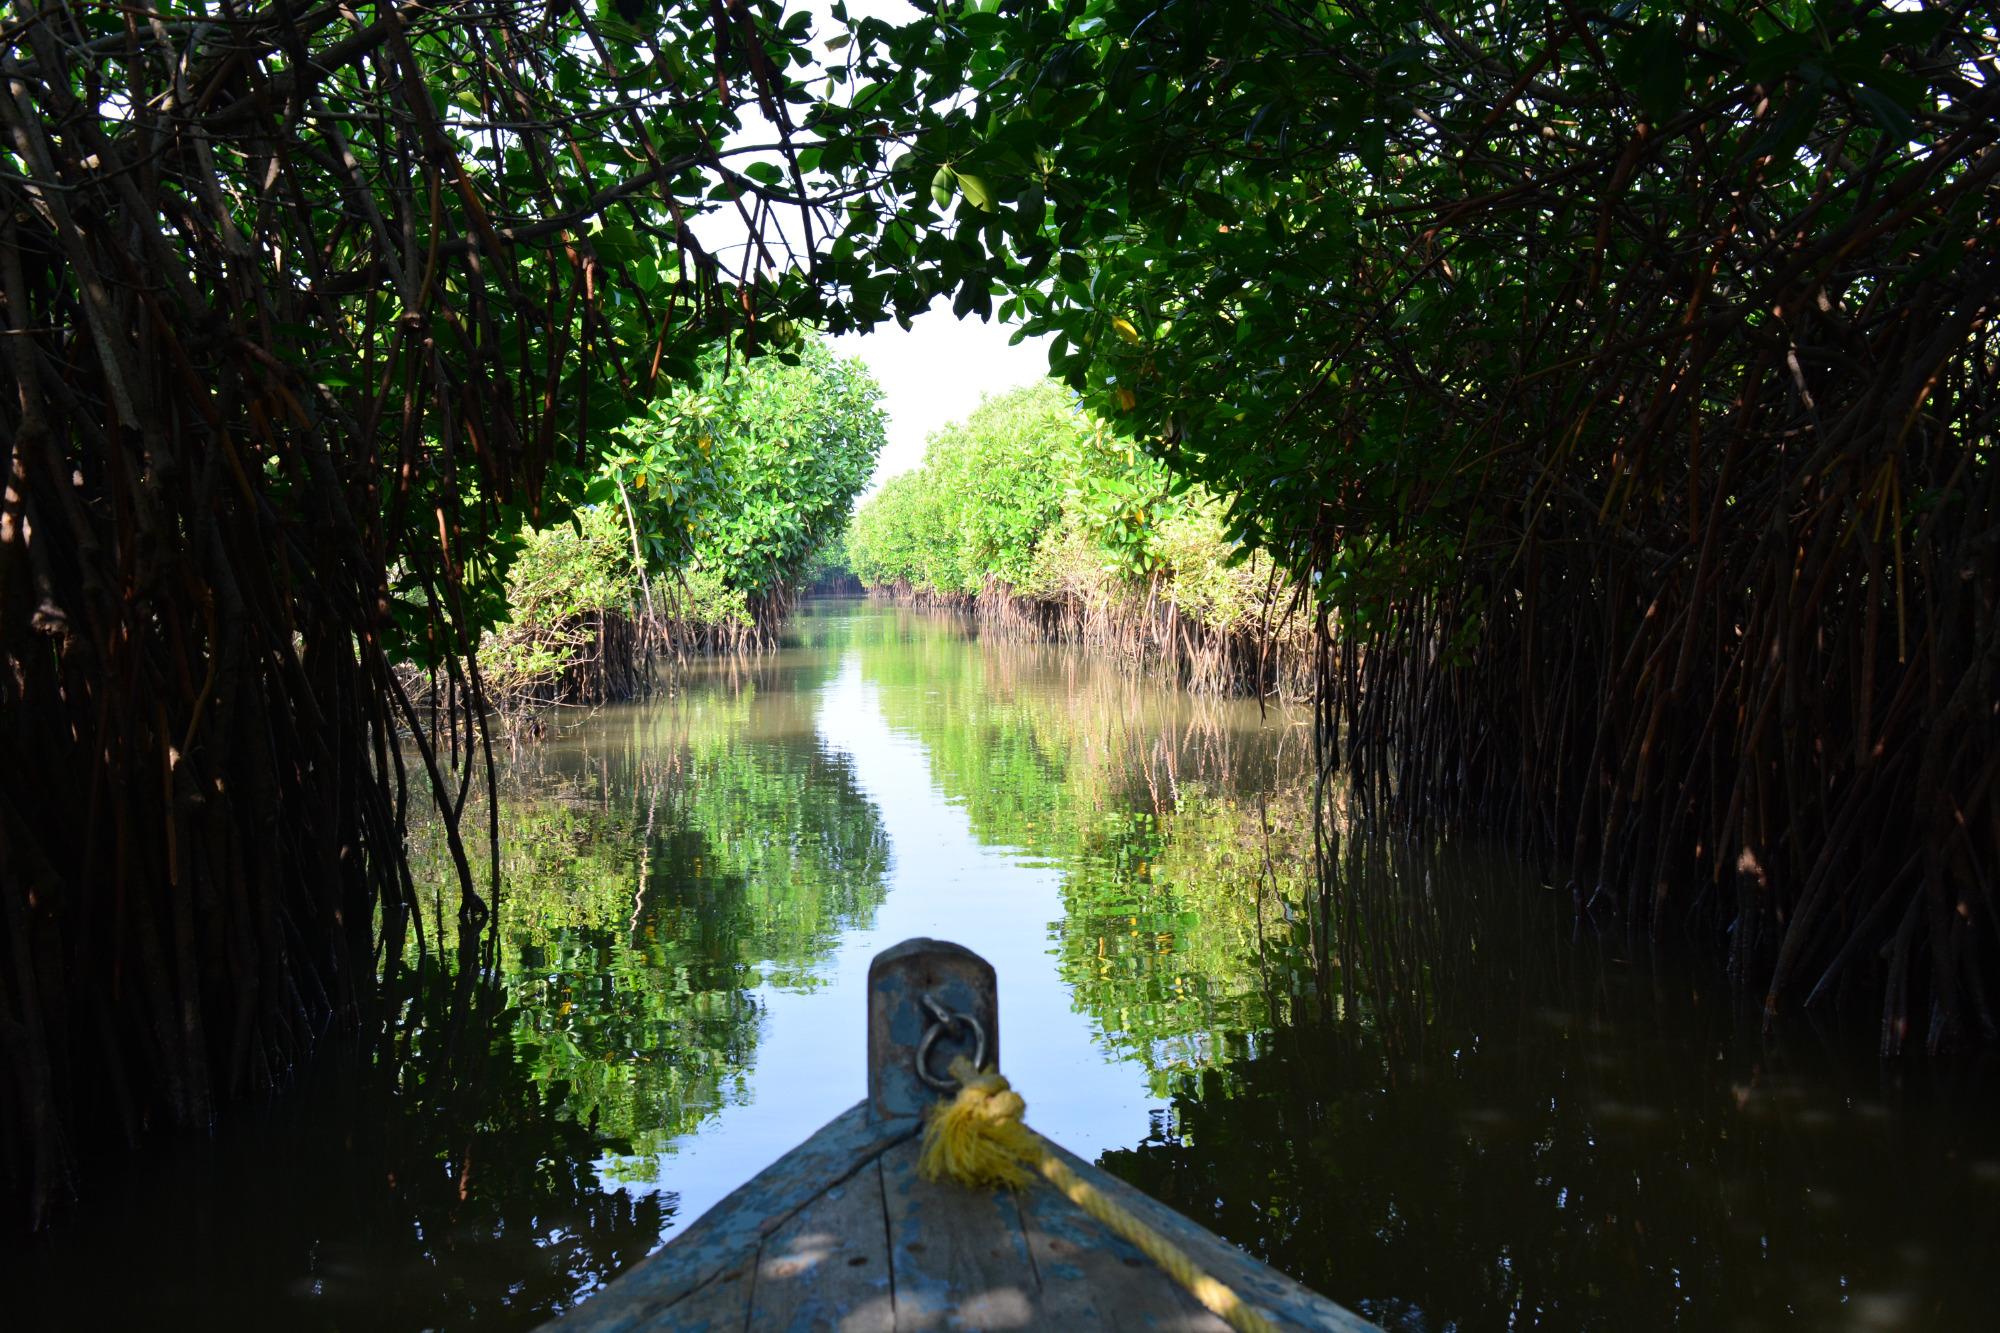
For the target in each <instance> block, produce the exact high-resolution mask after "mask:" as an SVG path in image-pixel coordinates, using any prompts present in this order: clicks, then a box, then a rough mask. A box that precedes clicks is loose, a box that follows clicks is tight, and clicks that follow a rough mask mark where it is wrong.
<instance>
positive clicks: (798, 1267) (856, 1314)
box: [675, 1162, 896, 1333]
mask: <svg viewBox="0 0 2000 1333" xmlns="http://www.w3.org/2000/svg"><path fill="white" fill-rule="evenodd" d="M675 1313H676V1314H678V1313H679V1311H678V1309H676V1310H675ZM895 1326H896V1314H895V1300H894V1296H893V1293H892V1292H891V1291H890V1287H889V1234H888V1230H887V1228H886V1226H885V1225H884V1222H883V1214H882V1171H881V1166H880V1164H879V1163H878V1162H871V1163H869V1164H868V1165H867V1166H864V1167H862V1168H861V1169H860V1170H859V1171H857V1172H855V1173H854V1174H853V1175H851V1176H849V1177H848V1178H847V1180H846V1182H845V1183H844V1184H840V1185H835V1186H834V1187H833V1188H831V1189H829V1190H828V1191H827V1192H826V1193H824V1194H822V1195H820V1197H818V1198H817V1199H814V1200H813V1201H812V1202H811V1203H809V1204H807V1205H806V1206H805V1207H804V1208H801V1209H800V1210H799V1211H798V1212H797V1213H795V1214H793V1216H792V1220H791V1221H789V1222H787V1223H785V1225H784V1226H782V1227H780V1228H778V1230H777V1231H775V1232H773V1233H772V1234H771V1236H770V1237H769V1238H768V1239H766V1240H765V1242H764V1248H763V1249H762V1250H761V1251H760V1252H759V1253H758V1256H757V1267H756V1286H755V1287H754V1288H753V1289H752V1291H751V1295H750V1327H751V1328H753V1329H756V1330H759V1333H761V1331H762V1330H765V1329H774V1330H775V1329H783V1330H786V1333H889V1330H890V1329H893V1328H894V1327H895Z"/></svg>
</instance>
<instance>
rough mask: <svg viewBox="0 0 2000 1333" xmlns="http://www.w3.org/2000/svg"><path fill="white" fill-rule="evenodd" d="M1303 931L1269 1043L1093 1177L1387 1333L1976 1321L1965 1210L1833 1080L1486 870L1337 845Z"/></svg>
mask: <svg viewBox="0 0 2000 1333" xmlns="http://www.w3.org/2000/svg"><path fill="white" fill-rule="evenodd" d="M1307 846H1308V847H1309V846H1310V834H1309V833H1308V834H1307ZM1325 903H1326V907H1327V909H1328V913H1327V918H1326V920H1327V929H1326V932H1325V934H1324V936H1322V935H1321V933H1320V932H1319V931H1316V930H1315V931H1307V930H1303V929H1300V930H1298V931H1296V932H1295V933H1294V935H1293V937H1292V940H1291V942H1290V943H1289V944H1284V943H1282V942H1281V941H1280V940H1279V939H1278V938H1277V937H1275V936H1268V937H1267V953H1266V959H1265V962H1264V965H1263V973H1262V975H1263V977H1264V979H1265V982H1266V994H1265V1004H1266V1009H1265V1012H1267V1013H1268V1014H1269V1015H1270V1016H1271V1020H1272V1021H1271V1025H1270V1027H1269V1028H1268V1030H1265V1031H1255V1030H1252V1031H1248V1032H1245V1033H1242V1034H1240V1035H1238V1036H1236V1038H1235V1041H1234V1044H1233V1045H1232V1046H1231V1048H1230V1050H1229V1052H1228V1054H1229V1056H1230V1058H1229V1060H1228V1062H1227V1063H1226V1065H1223V1066H1221V1067H1218V1068H1207V1069H1190V1070H1188V1071H1187V1072H1185V1073H1181V1074H1177V1075H1176V1077H1175V1078H1174V1080H1173V1097H1172V1107H1171V1110H1170V1112H1169V1113H1168V1115H1167V1116H1166V1117H1164V1118H1163V1119H1162V1120H1161V1121H1160V1122H1158V1124H1157V1125H1156V1129H1155V1133H1154V1134H1153V1136H1152V1137H1151V1138H1149V1139H1148V1140H1147V1141H1146V1142H1145V1143H1143V1144H1141V1145H1139V1146H1138V1147H1137V1148H1136V1149H1134V1150H1131V1151H1124V1152H1113V1153H1109V1154H1107V1155H1106V1157H1105V1159H1104V1165H1106V1166H1107V1167H1108V1168H1109V1169H1111V1170H1113V1171H1115V1172H1116V1173H1117V1174H1119V1175H1120V1176H1122V1177H1124V1178H1125V1179H1127V1180H1130V1181H1131V1182H1133V1183H1134V1184H1136V1185H1138V1186H1139V1187H1140V1188H1142V1189H1145V1190H1146V1191H1148V1192H1149V1193H1152V1194H1154V1195H1155V1196H1157V1197H1160V1198H1162V1199H1164V1200H1166V1201H1167V1202H1168V1203H1170V1204H1172V1205H1173V1206H1175V1207H1177V1208H1179V1209H1181V1210H1182V1211H1184V1212H1186V1213H1188V1214H1189V1215H1190V1216H1192V1217H1194V1218H1196V1219H1197V1220H1199V1221H1202V1222H1204V1223H1206V1224H1208V1225H1209V1226H1211V1227H1213V1228H1215V1229H1216V1230H1217V1231H1219V1232H1220V1233H1221V1234H1223V1235H1225V1236H1227V1237H1229V1238H1230V1239H1231V1240H1233V1241H1235V1242H1237V1243H1238V1244H1241V1245H1243V1246H1245V1247H1246V1248H1247V1249H1249V1250H1250V1251H1251V1252H1253V1253H1255V1254H1257V1255H1258V1256H1259V1257H1261V1258H1264V1259H1267V1260H1268V1261H1270V1262H1272V1263H1274V1264H1276V1265H1277V1266H1278V1267H1280V1268H1283V1269H1285V1270H1286V1271H1289V1272H1292V1273H1294V1274H1296V1275H1297V1276H1298V1277H1300V1278H1301V1279H1302V1280H1304V1281H1306V1282H1307V1283H1309V1284H1311V1285H1313V1286H1315V1287H1317V1288H1319V1289H1320V1290H1322V1291H1325V1292H1327V1293H1328V1294H1329V1295H1332V1296H1334V1297H1335V1298H1337V1299H1340V1300H1342V1301H1344V1302H1346V1303H1348V1304H1350V1305H1353V1306H1354V1307H1355V1308H1357V1309H1361V1310H1363V1311H1365V1312H1366V1313H1367V1314H1369V1315H1370V1317H1372V1318H1374V1319H1376V1320H1378V1321H1379V1322H1382V1323H1383V1324H1385V1325H1387V1326H1389V1327H1392V1328H1442V1327H1466V1328H1472V1327H1498V1326H1500V1325H1502V1324H1505V1323H1508V1322H1509V1321H1513V1322H1518V1323H1521V1324H1546V1325H1550V1326H1561V1327H1585V1328H1588V1327H1599V1328H1609V1327H1618V1328H1622V1327H1627V1326H1633V1325H1635V1324H1639V1325H1645V1326H1658V1325H1664V1324H1670V1323H1673V1324H1684V1325H1688V1326H1694V1327H1710V1326H1722V1325H1730V1326H1735V1325H1739V1324H1743V1325H1750V1326H1778V1325H1795V1324H1804V1325H1809V1326H1826V1325H1829V1324H1831V1323H1833V1322H1835V1321H1836V1320H1838V1319H1839V1318H1841V1317H1843V1315H1845V1314H1847V1313H1849V1312H1851V1310H1852V1309H1854V1308H1856V1307H1851V1306H1845V1305H1844V1302H1846V1301H1847V1300H1848V1299H1849V1298H1850V1297H1854V1296H1855V1295H1856V1293H1859V1292H1864V1291H1867V1290H1869V1289H1871V1288H1873V1289H1875V1290H1877V1291H1880V1290H1881V1289H1883V1288H1885V1287H1886V1288H1889V1289H1891V1295H1892V1296H1893V1297H1894V1298H1895V1300H1896V1301H1901V1300H1907V1301H1908V1302H1909V1303H1908V1304H1907V1305H1898V1304H1895V1303H1894V1301H1892V1302H1891V1305H1890V1306H1889V1307H1885V1308H1893V1309H1896V1310H1901V1311H1902V1312H1903V1313H1902V1315H1900V1316H1899V1317H1898V1318H1897V1319H1895V1320H1892V1321H1891V1322H1899V1323H1900V1322H1908V1321H1910V1320H1915V1321H1916V1322H1919V1323H1921V1322H1923V1320H1922V1319H1921V1318H1918V1316H1919V1314H1920V1312H1922V1311H1930V1312H1932V1313H1933V1314H1935V1313H1936V1311H1937V1310H1938V1309H1945V1310H1951V1309H1956V1310H1966V1311H1970V1310H1976V1309H1979V1308H1982V1301H1981V1300H1980V1299H1978V1298H1977V1296H1976V1293H1975V1292H1974V1291H1973V1290H1972V1288H1973V1287H1974V1286H1976V1285H1977V1283H1978V1281H1979V1280H1980V1279H1978V1278H1977V1277H1976V1276H1973V1275H1970V1274H1968V1273H1967V1272H1965V1271H1963V1267H1962V1266H1957V1269H1958V1271H1953V1272H1946V1271H1945V1270H1944V1265H1943V1262H1942V1259H1941V1257H1940V1258H1938V1259H1936V1260H1933V1259H1931V1258H1930V1257H1928V1256H1927V1254H1926V1251H1927V1249H1928V1248H1929V1246H1930V1245H1931V1244H1932V1243H1933V1242H1937V1241H1943V1242H1944V1243H1945V1244H1947V1245H1952V1246H1958V1245H1963V1244H1965V1241H1964V1240H1963V1239H1954V1238H1953V1232H1954V1230H1955V1229H1956V1228H1957V1226H1958V1225H1959V1224H1958V1223H1957V1222H1954V1221H1952V1220H1951V1219H1954V1218H1959V1219H1963V1218H1968V1217H1972V1218H1979V1219H1982V1220H1981V1221H1979V1222H1976V1223H1975V1224H1974V1225H1975V1227H1984V1228H1985V1229H1986V1231H1987V1233H1988V1240H1987V1241H1986V1242H1985V1243H1986V1245H1988V1246H1990V1243H1991V1240H1992V1238H1993V1236H1992V1233H1993V1227H1992V1225H1991V1224H1990V1223H1988V1222H1985V1221H1983V1219H1985V1218H1989V1217H1990V1216H1991V1210H1990V1208H1989V1207H1987V1206H1985V1204H1984V1203H1982V1201H1981V1198H1979V1197H1974V1196H1975V1195H1976V1193H1977V1191H1978V1190H1979V1189H1980V1187H1979V1186H1977V1185H1976V1184H1974V1183H1973V1182H1972V1181H1969V1180H1967V1179H1966V1178H1965V1177H1964V1176H1963V1175H1962V1174H1961V1173H1959V1172H1957V1171H1954V1170H1952V1169H1950V1168H1949V1166H1948V1165H1947V1162H1946V1160H1945V1155H1944V1150H1943V1149H1942V1148H1940V1147H1938V1146H1936V1145H1933V1144H1930V1143H1928V1142H1926V1143H1924V1144H1922V1146H1920V1147H1918V1146H1916V1145H1913V1144H1911V1143H1903V1144H1895V1143H1893V1141H1892V1140H1893V1138H1894V1137H1896V1135H1895V1134H1894V1132H1892V1131H1891V1130H1890V1129H1889V1125H1890V1123H1891V1122H1890V1121H1889V1119H1888V1118H1887V1116H1886V1115H1885V1114H1883V1108H1882V1107H1881V1106H1880V1104H1879V1103H1877V1102H1875V1101H1874V1099H1875V1098H1876V1097H1878V1096H1879V1095H1880V1088H1879V1087H1877V1086H1867V1085H1866V1083H1864V1086H1862V1087H1860V1088H1857V1087H1855V1086H1854V1083H1855V1080H1853V1079H1852V1078H1851V1077H1850V1076H1849V1075H1847V1074H1846V1073H1844V1072H1842V1071H1843V1065H1842V1062H1841V1061H1840V1060H1839V1059H1838V1058H1829V1059H1820V1058H1817V1056H1819V1055H1831V1054H1832V1053H1827V1052H1818V1053H1806V1052H1801V1051H1799V1050H1796V1049H1794V1050H1791V1051H1789V1052H1786V1051H1782V1050H1778V1049H1774V1048H1772V1047H1769V1046H1767V1045H1765V1044H1764V1043H1763V1042H1761V1041H1760V1040H1759V1038H1758V1036H1757V1034H1756V1027H1755V1022H1754V1016H1746V1015H1744V1014H1742V1013H1740V1012H1738V1011H1737V1010H1736V1009H1735V1008H1734V1007H1733V1006H1732V1005H1731V1003H1730V1002H1729V1000H1730V997H1729V994H1728V993H1727V992H1726V991H1723V992H1721V993H1717V990H1713V989H1708V988H1705V987H1703V986H1701V985H1698V984H1691V983H1689V982H1688V981H1687V980H1686V979H1685V978H1682V977H1680V976H1678V975H1677V974H1676V971H1675V969H1674V968H1672V967H1671V966H1670V965H1667V964H1659V965H1656V966H1652V967H1649V966H1640V965H1638V962H1639V961H1643V960H1638V961H1628V960H1626V959H1623V958H1620V957H1617V956H1616V955H1615V954H1614V953H1613V952H1611V951H1609V950H1606V949H1604V948H1601V947H1600V946H1599V945H1598V943H1597V942H1596V941H1595V940H1594V939H1590V938H1586V939H1584V940H1582V941H1573V940H1571V939H1570V938H1569V933H1568V927H1569V921H1570V918H1569V912H1568V904H1567V902H1562V903H1557V902H1554V901H1553V900H1552V898H1551V897H1550V896H1549V895H1547V894H1538V893H1537V891H1536V890H1535V889H1534V888H1533V887H1532V886H1526V885H1523V884H1522V883H1521V881H1520V877H1519V875H1518V873H1517V872H1515V871H1513V870H1512V869H1511V868H1510V867H1507V866H1504V865H1501V864H1498V863H1488V862H1485V861H1482V860H1479V859H1477V858H1474V857H1471V856H1467V855H1459V854H1454V853H1452V852H1449V851H1442V850H1439V849H1437V848H1434V847H1424V846H1418V845H1411V844H1408V843H1403V842H1393V843H1392V842H1385V841H1381V840H1376V839H1371V838H1364V837H1360V836H1357V835H1353V834H1350V835H1349V836H1348V837H1347V838H1346V839H1345V840H1344V842H1343V844H1342V845H1341V846H1340V848H1339V850H1338V852H1337V853H1336V855H1335V858H1334V864H1333V874H1332V876H1331V877H1330V879H1329V880H1328V883H1327V896H1326V899H1325ZM1315 910H1316V911H1317V908H1316V909H1315ZM1203 928H1204V929H1206V928H1207V923H1206V922H1204V923H1203ZM1321 977H1326V978H1328V980H1327V981H1326V983H1325V984H1322V983H1321V982H1320V981H1319V978H1321ZM1718 989H1719V988H1718ZM1322 1001H1324V1002H1322ZM1159 1013H1160V1016H1161V1017H1162V1019H1163V1020H1165V1021H1166V1022H1167V1023H1169V1024H1172V1023H1177V1022H1181V1021H1184V1020H1183V1019H1182V1018H1181V1016H1180V1015H1178V1014H1176V1013H1174V1012H1173V1011H1171V1010H1161V1011H1159ZM1842 1083H1846V1084H1847V1085H1848V1086H1847V1087H1845V1088H1844V1089H1843V1088H1842V1087H1840V1086H1839V1085H1840V1084H1842ZM1843 1092H1844V1093H1845V1094H1846V1095H1845V1096H1843ZM1857 1092H1860V1093H1861V1094H1862V1095H1861V1098H1860V1099H1859V1100H1860V1102H1861V1103H1862V1104H1861V1105H1860V1106H1859V1107H1857V1105H1856V1102H1857V1099H1856V1097H1855V1094H1856V1093H1857ZM1870 1103H1873V1105H1872V1106H1871V1105H1870ZM1904 1132H1905V1133H1908V1132H1909V1131H1908V1130H1905V1131H1904ZM1910 1137H1912V1138H1919V1137H1922V1136H1921V1134H1911V1135H1910ZM1968 1141H1971V1140H1970V1136H1968ZM1892 1151H1896V1152H1898V1153H1900V1154H1902V1155H1903V1157H1904V1160H1905V1161H1907V1162H1909V1163H1910V1165H1911V1167H1912V1168H1913V1169H1912V1174H1910V1175H1907V1176H1901V1177H1892V1176H1891V1175H1888V1174H1886V1173H1885V1172H1884V1169H1883V1168H1884V1163H1885V1161H1886V1160H1888V1157H1889V1154H1890V1153H1891V1152H1892ZM1912 1153H1914V1156H1912ZM1808 1184H1810V1186H1811V1188H1810V1189H1808V1188H1807V1185H1808ZM1924 1219H1938V1220H1937V1221H1936V1222H1935V1223H1929V1222H1926V1221H1925V1220H1924ZM1960 1286H1962V1287H1964V1290H1953V1288H1956V1287H1960ZM1926 1292H1928V1293H1929V1294H1928V1297H1926V1296H1925V1295H1924V1293H1926ZM1942 1293H1949V1295H1948V1297H1947V1296H1946V1295H1944V1294H1942Z"/></svg>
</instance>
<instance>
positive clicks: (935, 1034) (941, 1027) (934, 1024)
mask: <svg viewBox="0 0 2000 1333" xmlns="http://www.w3.org/2000/svg"><path fill="white" fill-rule="evenodd" d="M923 1005H924V1008H926V1009H928V1010H930V1011H931V1025H930V1026H929V1027H928V1028H926V1029H924V1039H923V1040H922V1041H920V1042H918V1043H917V1077H918V1078H920V1079H922V1080H923V1081H924V1082H925V1084H926V1085H928V1086H930V1087H933V1088H936V1089H937V1090H938V1091H939V1092H950V1091H951V1090H952V1089H954V1088H956V1087H957V1086H958V1080H957V1079H955V1078H953V1077H951V1076H950V1075H949V1074H946V1075H945V1076H944V1077H943V1078H940V1077H938V1076H937V1075H936V1074H933V1073H932V1072H931V1048H932V1047H934V1046H936V1045H937V1039H938V1038H939V1037H940V1036H942V1035H944V1034H945V1033H947V1032H951V1031H954V1030H956V1029H958V1028H961V1027H962V1028H969V1029H970V1030H971V1032H972V1067H973V1068H974V1069H984V1068H985V1067H986V1026H985V1025H984V1024H983V1023H981V1022H980V1021H979V1020H978V1019H976V1018H974V1017H973V1016H972V1015H971V1014H957V1013H953V1012H952V1011H951V1010H949V1009H947V1008H945V1007H944V1006H943V1005H942V1004H939V1003H938V1001H937V997H936V996H932V995H926V996H924V998H923Z"/></svg>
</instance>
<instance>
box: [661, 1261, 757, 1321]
mask: <svg viewBox="0 0 2000 1333" xmlns="http://www.w3.org/2000/svg"><path fill="white" fill-rule="evenodd" d="M750 1272H751V1269H750V1265H748V1264H743V1265H741V1266H739V1267H736V1268H730V1269H726V1270H724V1271H723V1272H720V1273H717V1274H716V1275H715V1276H714V1277H712V1278H710V1279H709V1280H708V1281H706V1282H704V1283H702V1284H701V1285H700V1286H699V1287H696V1288H695V1289H694V1290H693V1291H691V1292H689V1293H688V1294H687V1295H685V1296H683V1297H681V1299H679V1300H677V1301H675V1302H674V1304H673V1308H672V1310H671V1311H670V1312H669V1313H670V1316H671V1322H669V1320H668V1319H662V1320H661V1321H660V1327H663V1328H664V1327H671V1328H672V1329H673V1330H674V1333H745V1330H747V1329H749V1328H751V1327H754V1326H753V1325H752V1324H751V1323H750Z"/></svg>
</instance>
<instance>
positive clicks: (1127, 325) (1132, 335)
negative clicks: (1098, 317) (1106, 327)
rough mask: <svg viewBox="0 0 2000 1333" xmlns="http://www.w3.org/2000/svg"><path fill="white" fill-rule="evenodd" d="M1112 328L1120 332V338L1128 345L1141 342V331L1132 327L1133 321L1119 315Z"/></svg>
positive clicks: (1112, 322) (1112, 323)
mask: <svg viewBox="0 0 2000 1333" xmlns="http://www.w3.org/2000/svg"><path fill="white" fill-rule="evenodd" d="M1111 327H1112V328H1114V329H1116V330H1118V336H1119V337H1121V338H1123V339H1124V340H1125V341H1126V342H1128V343H1135V342H1138V341H1139V330H1137V329H1135V328H1133V327H1132V321H1131V320H1129V319H1127V318H1125V316H1123V315H1119V316H1117V317H1116V318H1114V319H1113V320H1112V321H1111Z"/></svg>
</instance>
